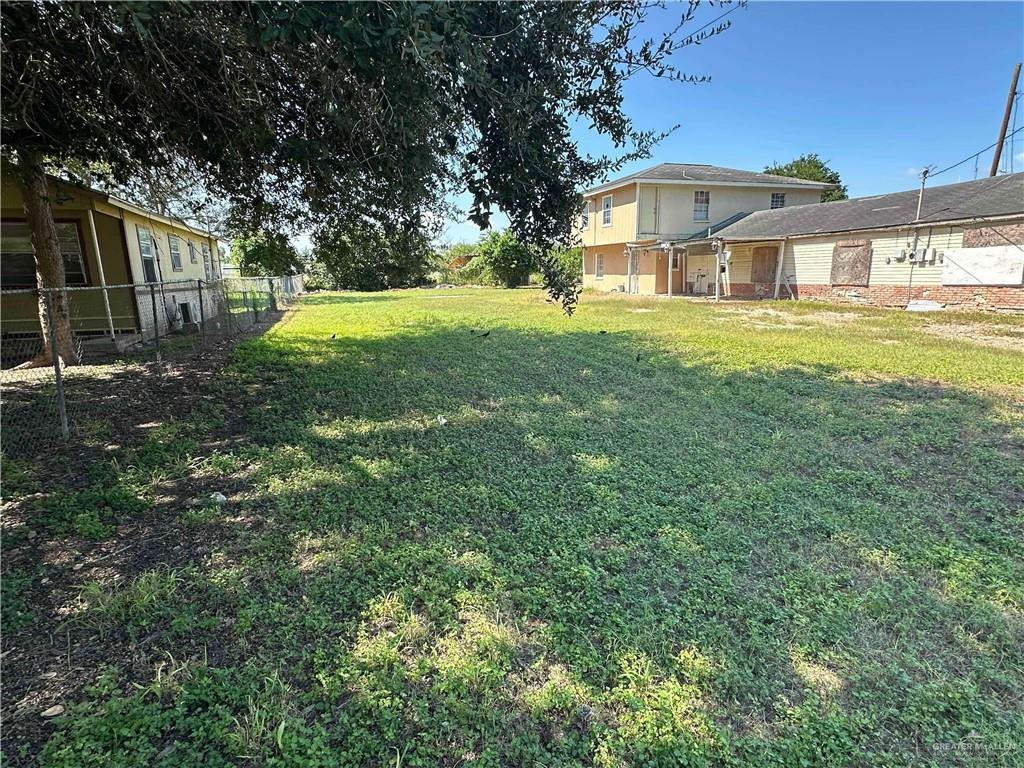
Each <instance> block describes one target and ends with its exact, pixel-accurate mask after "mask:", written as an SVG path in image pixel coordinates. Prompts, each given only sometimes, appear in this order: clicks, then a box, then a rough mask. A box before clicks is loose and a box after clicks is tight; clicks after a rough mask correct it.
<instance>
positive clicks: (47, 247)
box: [20, 155, 80, 365]
mask: <svg viewBox="0 0 1024 768" xmlns="http://www.w3.org/2000/svg"><path fill="white" fill-rule="evenodd" d="M21 159H22V163H21V167H20V170H21V174H20V175H21V187H22V197H23V198H24V201H25V218H26V219H28V227H29V231H30V232H31V233H32V248H33V249H34V250H35V256H36V258H35V261H36V282H37V284H38V286H39V287H40V288H63V287H64V286H65V282H64V259H63V258H61V255H60V240H59V239H58V238H57V225H56V224H55V223H54V221H53V206H52V205H51V202H50V192H49V184H48V182H47V178H46V172H45V171H44V170H43V165H42V162H41V160H40V158H39V156H38V155H27V156H25V155H23V157H22V158H21ZM50 295H51V300H50V306H51V307H52V310H53V311H52V313H47V311H46V296H45V295H44V293H43V292H42V291H40V293H39V326H40V328H41V330H42V333H43V353H42V355H40V356H39V357H38V358H36V359H35V360H34V361H33V362H34V363H36V364H38V365H45V364H48V363H52V362H53V350H52V349H51V348H50V325H51V324H52V325H53V328H54V331H55V335H56V337H57V352H58V354H59V355H60V357H61V359H62V360H63V361H64V363H65V364H66V365H76V364H77V363H78V362H80V361H79V357H78V349H77V347H76V345H75V338H74V334H73V333H72V332H71V311H70V307H69V306H68V296H67V293H66V292H64V291H52V292H51V293H50Z"/></svg>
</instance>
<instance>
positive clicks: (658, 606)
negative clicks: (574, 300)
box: [40, 289, 1024, 767]
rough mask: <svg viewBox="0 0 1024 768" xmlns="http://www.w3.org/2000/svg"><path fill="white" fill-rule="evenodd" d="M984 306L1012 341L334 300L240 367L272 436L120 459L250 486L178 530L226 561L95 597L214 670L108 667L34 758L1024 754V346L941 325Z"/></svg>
mask: <svg viewBox="0 0 1024 768" xmlns="http://www.w3.org/2000/svg"><path fill="white" fill-rule="evenodd" d="M765 309H771V310H773V312H764V311H763V310H765ZM641 310H643V311H641ZM964 322H970V323H979V324H983V325H993V324H995V325H997V326H1000V328H1001V330H999V329H997V330H996V331H993V333H1002V334H1004V335H1005V334H1010V335H1012V331H1013V329H1015V328H1020V327H1022V322H1021V320H1020V319H1008V318H998V319H992V318H982V317H971V318H965V317H964V316H950V315H941V316H928V317H924V316H920V315H911V314H905V313H895V312H881V311H871V310H852V309H846V308H843V309H835V308H828V307H824V306H822V305H815V304H792V303H775V304H772V303H763V304H749V305H735V304H732V305H721V306H719V307H714V306H712V305H709V304H693V303H687V302H682V301H679V302H671V303H669V302H664V301H655V300H650V301H643V300H640V301H631V300H626V299H612V298H601V297H596V296H586V297H584V300H583V302H582V305H581V308H580V310H579V312H578V314H577V315H576V316H575V317H573V318H566V317H564V316H562V315H560V314H559V313H558V312H557V310H556V309H554V308H552V307H551V306H550V305H547V304H545V303H544V302H543V296H542V295H541V294H540V293H539V292H537V291H531V290H520V291H497V290H467V289H463V290H456V291H423V292H416V291H412V292H400V293H387V294H380V295H360V294H345V295H323V294H322V295H316V296H312V297H308V298H306V299H305V300H304V301H303V303H302V308H301V311H299V312H298V313H296V314H295V315H293V316H292V317H290V318H289V319H288V320H287V321H286V322H284V323H283V324H281V325H279V326H277V327H276V328H275V329H273V330H272V331H271V332H269V333H268V334H266V335H265V336H263V337H260V338H257V339H253V340H250V341H248V342H246V343H245V344H244V345H242V346H241V347H240V348H239V349H238V350H237V351H236V354H235V361H234V364H233V366H232V368H231V370H230V371H229V373H228V378H227V379H225V380H223V381H222V382H221V386H225V387H229V388H231V389H233V390H235V391H246V392H247V393H249V395H248V396H247V398H246V400H245V402H246V403H247V406H246V409H245V413H244V417H245V423H246V424H247V434H246V436H245V437H246V438H247V439H246V440H243V441H239V442H237V443H235V444H234V447H232V448H227V449H221V450H219V451H218V452H217V453H215V454H212V455H207V456H204V455H200V448H199V445H200V444H199V442H198V440H199V436H200V435H201V434H202V432H203V429H204V428H205V427H204V424H208V423H209V422H210V416H209V414H198V415H197V416H196V417H195V421H194V422H193V421H190V420H189V419H188V418H183V421H182V422H180V423H174V424H172V425H170V426H168V427H165V428H164V433H163V434H161V435H157V436H153V437H150V438H149V442H147V443H146V444H144V445H142V446H141V447H140V448H137V449H133V450H134V453H131V454H130V455H128V456H126V457H122V458H120V459H118V460H117V462H116V463H115V470H116V471H117V473H120V475H122V477H121V479H120V480H118V482H122V483H125V484H126V485H127V487H132V488H135V487H137V485H138V484H139V483H145V482H151V483H153V484H160V483H166V482H167V481H168V479H174V478H179V477H182V476H187V475H188V473H190V472H195V473H200V472H202V473H206V474H207V476H209V475H211V474H212V476H224V477H236V478H242V479H244V487H245V490H244V493H243V494H242V495H241V501H240V502H238V503H235V504H233V505H231V507H229V508H227V509H226V510H224V511H223V513H221V512H218V511H217V510H214V509H212V508H208V509H205V510H202V511H200V512H195V511H193V512H191V513H188V514H187V515H186V514H185V512H184V510H182V514H183V520H184V521H185V522H186V524H188V525H191V526H193V527H194V528H195V530H196V531H197V532H199V533H198V535H201V536H203V537H204V538H206V539H210V538H212V539H213V540H214V541H216V542H217V544H218V546H217V547H216V548H215V549H216V551H215V552H214V554H213V555H211V556H209V557H207V558H206V559H205V560H204V561H203V562H201V563H200V564H197V565H195V566H194V567H191V568H189V569H187V570H182V571H176V572H171V571H167V570H152V571H150V572H148V573H145V574H142V576H139V577H136V579H135V580H134V581H132V582H130V583H127V584H124V585H121V586H115V587H109V586H108V587H102V586H100V585H97V586H95V587H89V588H87V590H86V593H85V594H84V595H83V606H82V613H81V614H80V616H79V617H78V618H77V619H74V620H73V621H77V622H78V623H79V624H81V625H83V626H86V627H93V628H101V629H102V630H103V631H104V632H111V631H112V630H113V629H115V628H116V627H117V626H122V627H125V628H127V629H128V630H129V632H128V635H129V636H131V637H136V636H138V635H139V634H140V633H146V634H147V635H148V637H149V640H148V644H147V646H146V647H147V648H148V649H149V652H150V653H152V655H153V658H152V661H153V665H154V674H153V677H154V680H156V679H157V677H158V674H157V670H158V669H164V667H158V666H157V665H158V664H163V663H164V661H161V660H162V659H165V658H166V657H165V656H164V655H161V654H165V653H166V652H171V653H173V654H174V658H177V659H185V658H187V659H190V661H188V664H187V669H186V667H185V666H180V667H176V669H186V671H184V672H182V673H181V674H180V675H177V676H176V677H175V678H174V682H173V684H172V685H163V684H161V685H155V686H154V685H139V684H135V685H132V684H129V683H128V682H126V680H125V679H122V676H123V675H124V674H126V673H127V670H121V671H118V670H116V669H113V670H107V671H106V672H104V673H103V674H102V675H100V673H99V671H98V670H93V671H92V674H93V675H94V676H95V678H96V680H97V682H96V684H95V685H94V686H93V687H92V688H91V689H90V690H89V692H88V693H87V694H86V695H85V696H84V697H83V698H82V700H81V701H79V702H78V703H77V704H73V705H72V706H71V707H70V708H69V712H68V715H67V716H65V717H64V718H63V719H62V720H61V721H60V722H59V723H58V724H57V728H56V732H55V734H54V736H53V737H52V738H51V740H50V742H49V743H48V745H47V747H46V749H45V750H44V752H43V754H42V756H41V760H40V762H41V763H42V764H43V765H50V766H57V765H66V766H71V765H76V766H78V765H101V764H102V765H123V766H132V765H138V766H144V765H145V766H148V765H161V766H172V765H180V766H185V765H197V764H202V765H235V764H239V763H242V764H255V765H268V766H270V765H280V766H294V765H299V766H313V765H323V766H385V765H386V766H403V767H409V766H435V765H449V766H455V765H464V766H471V765H475V766H499V765H502V766H504V765H524V766H526V765H537V766H542V765H543V766H576V765H596V766H641V765H642V766H655V765H663V766H700V765H757V766H796V765H815V766H841V765H879V766H883V765H885V766H888V765H910V764H914V765H961V764H967V765H978V766H983V765H993V764H997V765H998V764H1001V763H1005V764H1013V765H1020V764H1024V751H1021V747H1020V745H1021V744H1022V743H1024V714H1022V713H1024V707H1022V701H1024V651H1022V648H1024V549H1022V535H1021V534H1022V524H1024V472H1022V467H1024V461H1022V459H1024V444H1022V436H1024V416H1022V413H1024V412H1022V405H1021V404H1022V400H1024V355H1022V354H1021V353H1019V352H1014V351H1010V350H1007V349H999V348H992V347H986V346H981V345H977V344H973V343H970V342H968V341H959V340H951V339H948V338H943V337H940V336H936V335H933V334H931V333H928V332H926V330H927V326H929V325H931V324H942V323H961V324H962V323H964ZM473 329H489V330H490V335H489V336H488V337H487V338H480V337H479V336H478V335H476V334H475V333H474V332H473ZM1007 329H1010V330H1009V331H1008V330H1007ZM600 331H606V333H601V332H600ZM332 334H334V335H336V338H334V339H331V338H330V336H331V335H332ZM438 416H442V417H443V418H444V420H446V423H444V424H442V423H440V422H439V420H438ZM218 418H219V416H218ZM110 482H113V481H110ZM85 493H87V494H91V493H93V492H92V491H86V492H85ZM97 498H98V497H97ZM88 503H89V505H90V506H94V497H93V496H88ZM48 514H49V515H51V516H52V517H54V518H55V519H59V520H62V521H63V520H68V519H76V518H70V517H69V515H68V514H67V513H66V512H65V511H64V505H59V506H58V507H57V508H55V509H51V510H50V511H49V512H48ZM209 649H215V651H216V653H215V654H213V656H210V655H209V654H208V651H209ZM136 663H137V662H136Z"/></svg>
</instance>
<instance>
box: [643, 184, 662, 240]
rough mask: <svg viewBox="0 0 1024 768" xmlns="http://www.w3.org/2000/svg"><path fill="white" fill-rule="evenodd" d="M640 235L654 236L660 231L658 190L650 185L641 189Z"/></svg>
mask: <svg viewBox="0 0 1024 768" xmlns="http://www.w3.org/2000/svg"><path fill="white" fill-rule="evenodd" d="M639 207H640V228H639V229H640V234H641V235H653V234H656V233H657V231H658V188H657V187H655V186H652V185H650V184H645V185H641V187H640V203H639Z"/></svg>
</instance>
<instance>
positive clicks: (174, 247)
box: [167, 234, 185, 272]
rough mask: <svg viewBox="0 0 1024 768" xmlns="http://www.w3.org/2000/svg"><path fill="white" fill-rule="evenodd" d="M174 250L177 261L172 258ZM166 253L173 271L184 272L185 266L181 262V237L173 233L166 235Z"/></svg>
mask: <svg viewBox="0 0 1024 768" xmlns="http://www.w3.org/2000/svg"><path fill="white" fill-rule="evenodd" d="M175 252H177V255H178V258H177V261H175V258H174V255H175ZM167 254H168V256H169V258H170V259H171V269H172V270H173V271H175V272H184V271H185V267H184V266H183V265H182V262H181V238H180V237H178V236H177V235H175V234H168V235H167Z"/></svg>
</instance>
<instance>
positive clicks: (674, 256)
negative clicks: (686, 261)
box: [672, 251, 679, 270]
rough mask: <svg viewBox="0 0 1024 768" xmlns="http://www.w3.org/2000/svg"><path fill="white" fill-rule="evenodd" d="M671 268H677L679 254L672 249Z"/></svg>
mask: <svg viewBox="0 0 1024 768" xmlns="http://www.w3.org/2000/svg"><path fill="white" fill-rule="evenodd" d="M672 269H673V270H676V269H679V254H678V253H676V252H675V251H672Z"/></svg>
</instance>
